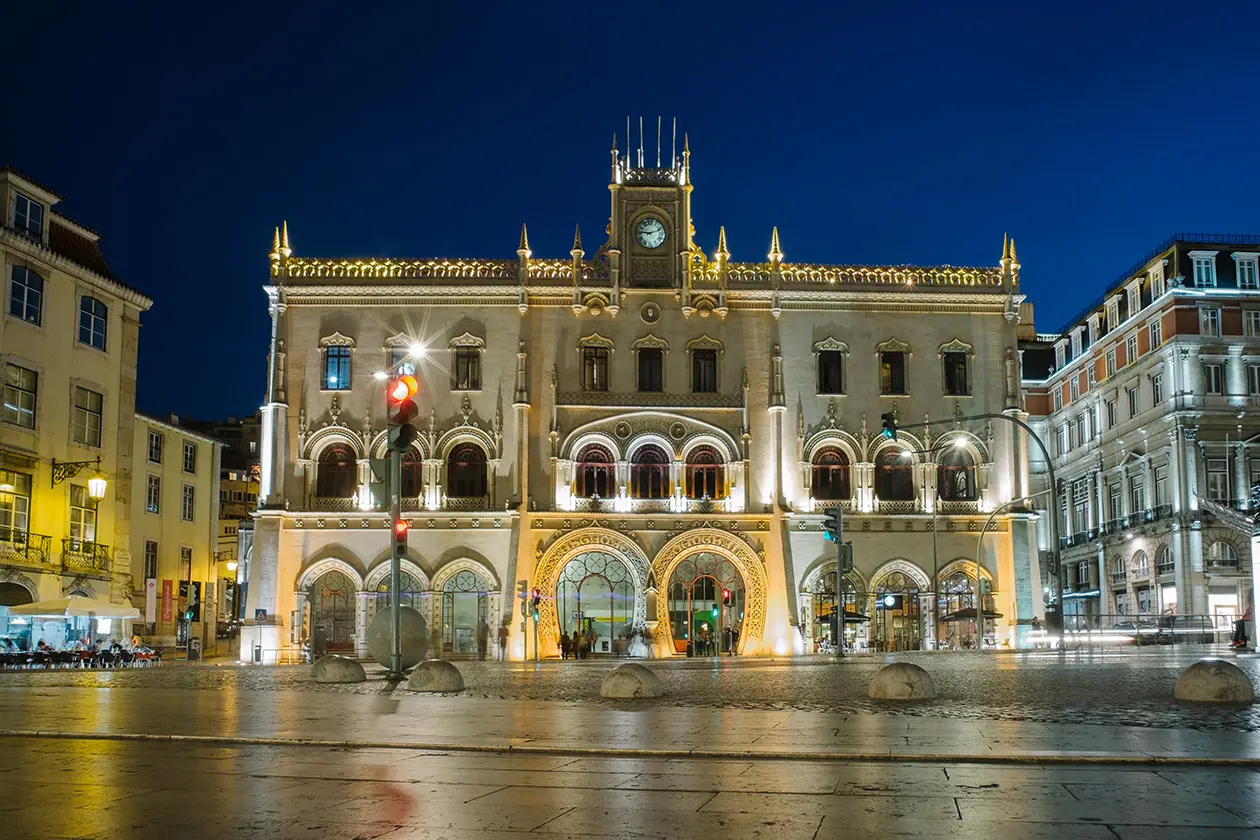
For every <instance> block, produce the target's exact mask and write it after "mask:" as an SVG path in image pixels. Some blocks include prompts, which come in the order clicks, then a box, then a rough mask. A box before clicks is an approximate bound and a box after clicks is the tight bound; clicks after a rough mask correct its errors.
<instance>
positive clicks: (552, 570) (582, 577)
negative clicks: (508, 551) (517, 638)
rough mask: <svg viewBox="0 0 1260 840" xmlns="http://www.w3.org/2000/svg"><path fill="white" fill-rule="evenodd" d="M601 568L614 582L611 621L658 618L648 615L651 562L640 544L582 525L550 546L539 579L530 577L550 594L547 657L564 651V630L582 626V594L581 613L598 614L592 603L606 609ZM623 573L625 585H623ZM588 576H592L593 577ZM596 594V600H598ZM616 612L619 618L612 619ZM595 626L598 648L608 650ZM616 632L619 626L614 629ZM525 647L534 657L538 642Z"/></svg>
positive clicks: (542, 621)
mask: <svg viewBox="0 0 1260 840" xmlns="http://www.w3.org/2000/svg"><path fill="white" fill-rule="evenodd" d="M595 555H603V556H604V557H607V558H609V559H603V558H596V557H595ZM583 557H586V558H588V559H587V560H583V563H582V564H579V565H573V563H574V562H575V561H577V560H579V559H580V558H583ZM618 564H619V565H620V571H619V570H618V568H617V566H618ZM571 566H572V568H570V567H571ZM597 567H602V569H603V572H602V574H603V577H604V578H605V579H607V581H608V584H610V586H609V587H608V588H606V589H604V591H605V592H608V591H611V593H612V595H613V596H614V597H612V598H608V600H609V601H611V602H613V604H612V605H610V606H609V607H608V608H607V610H606V611H605V612H604V613H603V614H604V615H605V616H606V617H607V618H608V619H609V620H610V623H612V624H613V625H614V626H615V627H625V626H627V625H629V626H630V627H632V628H639V627H640V626H641V625H643V624H645V623H647V621H648V620H649V619H654V618H655V616H649V615H647V614H646V612H645V609H644V608H645V601H644V598H643V595H644V589H645V586H646V583H647V579H648V561H647V557H646V556H645V555H644V554H643V549H642V548H640V547H639V544H638V543H636V542H635V541H634V540H633V539H631V538H630V537H629V536H627V535H625V534H622V533H619V532H617V531H611V530H609V529H607V528H579V529H577V530H575V531H570V532H569V533H567V534H563V535H561V536H560V537H559V538H558V539H556V540H555V542H553V543H551V544H550V545H549V546H548V547H547V550H546V551H545V552H544V553H543V555H542V557H541V558H540V559H539V561H538V565H537V566H535V568H534V578H533V580H531V581H530V583H531V584H532V585H533V586H535V587H537V588H538V589H540V590H541V591H542V593H543V596H544V597H543V599H542V603H541V604H540V605H539V611H538V612H539V618H538V636H539V645H540V647H541V649H542V655H543V656H559V655H560V634H561V632H567V633H569V634H570V635H572V633H573V631H574V630H575V629H577V621H578V619H575V618H574V615H573V614H574V612H577V611H578V610H577V609H576V607H575V604H576V601H577V596H578V595H579V594H580V595H581V597H582V609H581V612H582V613H583V614H584V615H587V616H591V617H594V616H593V615H592V612H591V607H592V606H599V608H600V609H601V611H602V610H603V609H604V607H603V605H602V602H600V600H599V595H598V594H596V593H597V591H598V590H600V588H601V587H603V586H605V585H604V583H603V580H602V579H600V577H599V576H598V575H592V574H591V573H593V572H594V571H596V569H597ZM623 574H624V575H625V577H624V584H619V583H618V581H619V580H622V577H621V575H623ZM588 578H590V579H589V580H587V579H588ZM583 581H587V582H586V583H583ZM578 589H580V592H579V591H577V590H578ZM562 590H563V591H562ZM619 593H621V594H619ZM625 593H629V595H630V597H628V598H626V597H623V596H624V594H625ZM604 597H607V596H604ZM591 598H594V599H595V600H594V601H592V600H590V599H591ZM614 612H615V621H613V620H612V619H613V617H614ZM623 616H624V617H623ZM601 624H602V622H601ZM595 629H596V634H597V641H596V650H597V651H600V652H602V650H603V642H604V640H603V638H602V637H601V636H600V634H601V633H602V631H601V629H600V627H599V626H597V627H596V628H595ZM616 632H617V631H616V630H615V629H614V633H616ZM615 638H616V636H615V635H614V636H612V637H610V644H609V648H610V649H611V647H612V645H611V641H612V640H613V639H615ZM531 645H532V643H531ZM522 652H523V653H524V654H525V655H526V656H527V657H529V656H532V655H533V654H532V646H529V647H525V648H523V649H522Z"/></svg>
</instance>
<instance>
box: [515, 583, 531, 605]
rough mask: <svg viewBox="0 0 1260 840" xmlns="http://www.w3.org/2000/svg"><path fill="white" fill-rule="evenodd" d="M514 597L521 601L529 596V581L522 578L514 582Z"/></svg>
mask: <svg viewBox="0 0 1260 840" xmlns="http://www.w3.org/2000/svg"><path fill="white" fill-rule="evenodd" d="M516 597H517V598H520V599H521V600H522V601H524V600H525V599H526V598H528V597H529V581H527V580H524V579H522V580H518V581H517V582H516Z"/></svg>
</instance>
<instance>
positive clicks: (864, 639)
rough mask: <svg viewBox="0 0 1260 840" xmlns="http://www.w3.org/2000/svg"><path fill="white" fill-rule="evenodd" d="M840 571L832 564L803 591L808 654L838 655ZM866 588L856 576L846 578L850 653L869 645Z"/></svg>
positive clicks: (807, 582)
mask: <svg viewBox="0 0 1260 840" xmlns="http://www.w3.org/2000/svg"><path fill="white" fill-rule="evenodd" d="M836 577H837V575H836V568H835V564H834V563H828V564H827V566H825V567H824V568H822V569H818V570H816V571H815V572H814V573H813V574H811V575H809V577H807V578H806V579H805V585H804V586H803V587H802V588H801V589H802V591H801V595H802V598H801V601H802V603H801V606H802V609H801V614H802V620H803V624H804V626H805V641H806V645H807V647H806V651H807V652H809V653H834V652H835V645H836V638H837V637H838V635H839V612H838V611H837V609H836ZM866 609H867V606H866V587H865V586H864V585H863V584H862V581H861V579H860V578H858V577H857V576H856V575H855V574H852V573H850V574H847V575H845V576H844V612H845V624H844V638H845V648H846V649H847V650H857V651H861V650H865V649H866V647H867V645H868V634H867V629H868V628H867V625H868V623H869V621H870V617H869V616H868V615H866V614H865V610H866Z"/></svg>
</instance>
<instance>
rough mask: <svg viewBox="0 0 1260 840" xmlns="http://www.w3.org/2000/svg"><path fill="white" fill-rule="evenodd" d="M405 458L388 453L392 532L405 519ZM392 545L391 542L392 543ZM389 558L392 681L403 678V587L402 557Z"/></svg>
mask: <svg viewBox="0 0 1260 840" xmlns="http://www.w3.org/2000/svg"><path fill="white" fill-rule="evenodd" d="M402 459H403V454H402V453H401V452H399V451H398V450H392V451H391V452H390V453H389V532H390V535H391V540H392V539H393V536H392V535H393V534H396V533H398V523H399V522H401V521H402ZM391 546H392V542H391ZM390 555H391V556H390V558H389V618H390V643H389V676H388V679H391V680H401V679H402V678H403V668H402V598H400V597H399V596H398V591H399V590H400V589H401V588H402V558H400V557H399V556H398V552H397V551H390Z"/></svg>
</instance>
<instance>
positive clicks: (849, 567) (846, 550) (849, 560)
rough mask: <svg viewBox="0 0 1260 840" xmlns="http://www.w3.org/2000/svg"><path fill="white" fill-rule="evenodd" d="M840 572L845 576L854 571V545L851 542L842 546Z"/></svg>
mask: <svg viewBox="0 0 1260 840" xmlns="http://www.w3.org/2000/svg"><path fill="white" fill-rule="evenodd" d="M840 571H842V572H844V573H845V574H848V573H849V572H851V571H853V543H851V542H846V543H842V544H841V545H840Z"/></svg>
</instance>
